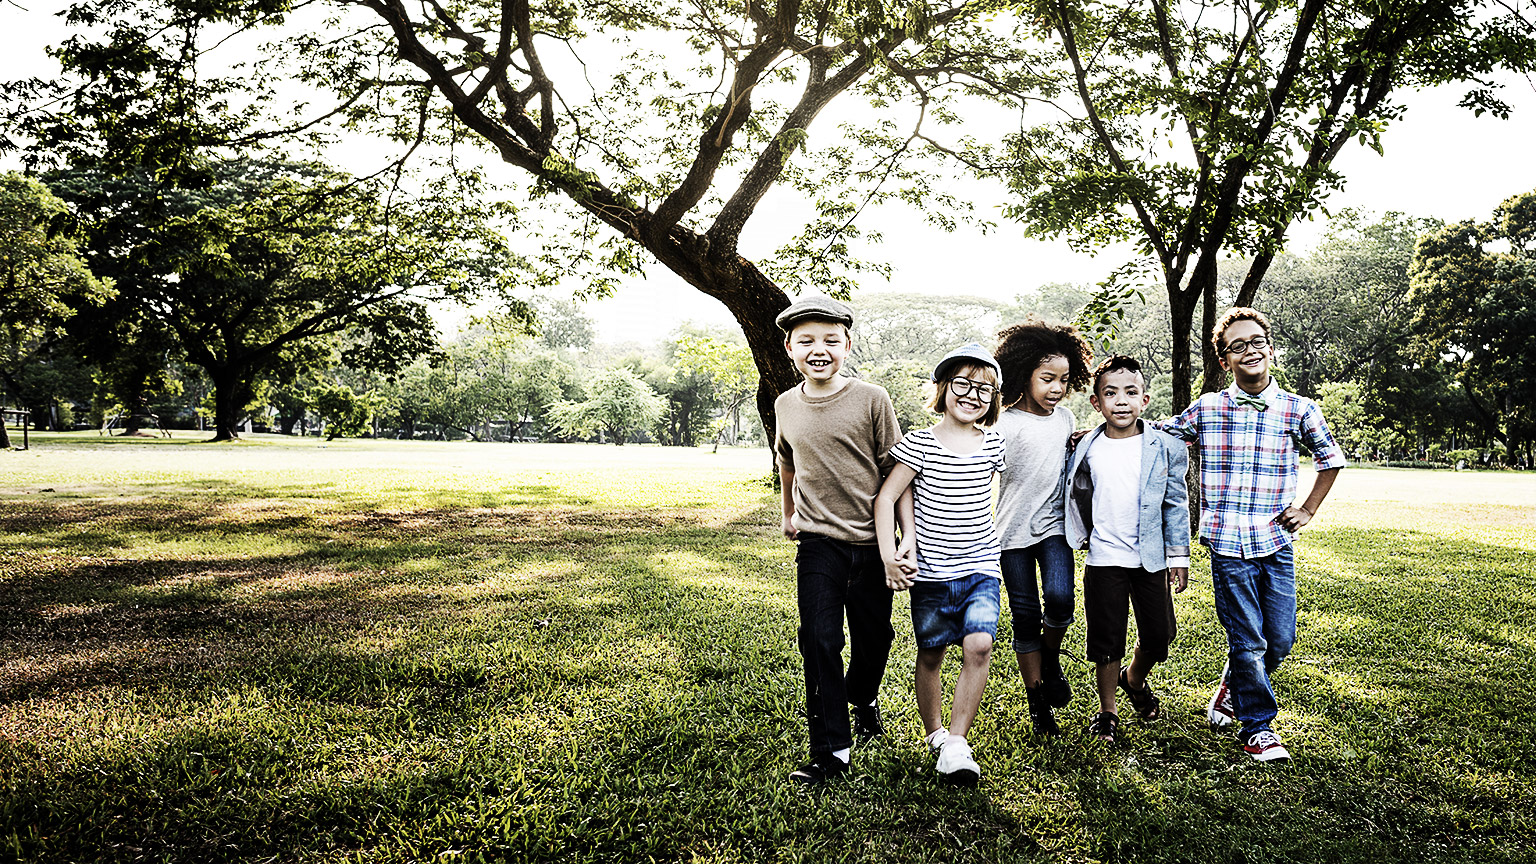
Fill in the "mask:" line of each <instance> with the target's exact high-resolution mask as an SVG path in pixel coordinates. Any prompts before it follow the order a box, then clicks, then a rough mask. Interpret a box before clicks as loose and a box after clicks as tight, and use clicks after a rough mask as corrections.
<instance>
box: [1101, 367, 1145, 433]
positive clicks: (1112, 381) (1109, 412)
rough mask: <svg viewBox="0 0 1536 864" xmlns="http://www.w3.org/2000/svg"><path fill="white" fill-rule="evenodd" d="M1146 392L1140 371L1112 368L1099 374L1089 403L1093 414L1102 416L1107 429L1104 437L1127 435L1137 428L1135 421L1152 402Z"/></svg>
mask: <svg viewBox="0 0 1536 864" xmlns="http://www.w3.org/2000/svg"><path fill="white" fill-rule="evenodd" d="M1146 391H1147V388H1146V385H1145V384H1144V383H1143V382H1142V380H1141V373H1140V372H1137V371H1135V370H1132V369H1115V370H1112V371H1109V372H1104V373H1101V374H1100V375H1099V380H1098V382H1097V383H1095V385H1094V392H1093V395H1092V396H1090V397H1088V401H1089V402H1092V403H1093V409H1094V410H1095V411H1097V412H1099V413H1100V414H1103V415H1104V423H1105V425H1106V426H1108V427H1109V430H1108V433H1106V434H1111V436H1112V437H1114V436H1113V434H1112V433H1114V432H1130V431H1132V430H1134V429H1135V428H1136V419H1137V418H1138V417H1140V416H1141V412H1142V411H1144V410H1146V407H1147V403H1149V402H1151V401H1152V394H1150V393H1148V392H1146Z"/></svg>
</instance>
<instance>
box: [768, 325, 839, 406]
mask: <svg viewBox="0 0 1536 864" xmlns="http://www.w3.org/2000/svg"><path fill="white" fill-rule="evenodd" d="M850 345H851V340H850V339H849V338H848V328H846V327H844V326H843V325H841V324H838V323H836V322H833V321H816V320H809V321H801V322H799V323H797V324H796V325H795V326H794V329H792V330H790V331H789V336H788V337H786V338H785V339H784V350H785V351H786V352H788V354H789V359H790V360H792V361H793V362H794V364H795V368H796V369H798V370H800V374H801V375H804V376H805V382H806V386H807V388H808V389H812V390H820V389H825V388H829V387H832V386H833V385H834V384H835V382H836V379H837V373H838V371H839V370H841V369H842V368H843V360H845V359H846V358H847V357H848V350H849V347H850Z"/></svg>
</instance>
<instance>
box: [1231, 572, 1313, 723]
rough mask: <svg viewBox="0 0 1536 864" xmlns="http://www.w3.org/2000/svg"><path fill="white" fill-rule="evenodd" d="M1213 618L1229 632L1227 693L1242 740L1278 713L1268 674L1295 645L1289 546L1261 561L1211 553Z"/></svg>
mask: <svg viewBox="0 0 1536 864" xmlns="http://www.w3.org/2000/svg"><path fill="white" fill-rule="evenodd" d="M1211 590H1212V592H1213V593H1214V594H1215V598H1216V618H1217V619H1218V620H1219V621H1221V626H1222V627H1225V628H1226V630H1227V689H1228V690H1229V691H1230V692H1231V694H1232V704H1233V706H1234V707H1235V708H1236V709H1237V719H1238V720H1240V721H1242V724H1243V732H1242V734H1243V735H1244V736H1245V737H1246V736H1249V735H1252V734H1253V733H1255V732H1259V731H1262V730H1264V729H1268V728H1269V724H1270V723H1272V722H1274V719H1275V713H1276V711H1277V710H1278V708H1277V706H1276V704H1275V691H1274V688H1273V687H1271V686H1270V683H1269V676H1270V675H1272V674H1274V671H1275V669H1277V668H1279V666H1280V661H1281V660H1283V659H1285V656H1286V655H1287V654H1289V653H1291V645H1292V644H1293V643H1294V642H1295V641H1296V558H1295V553H1294V552H1293V550H1292V549H1291V547H1290V546H1286V547H1284V548H1282V549H1280V550H1279V551H1277V552H1275V553H1274V554H1273V555H1268V556H1266V557H1263V558H1229V557H1227V556H1226V555H1217V554H1216V553H1214V552H1213V553H1211Z"/></svg>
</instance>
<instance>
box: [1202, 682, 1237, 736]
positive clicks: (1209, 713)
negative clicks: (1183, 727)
mask: <svg viewBox="0 0 1536 864" xmlns="http://www.w3.org/2000/svg"><path fill="white" fill-rule="evenodd" d="M1205 719H1207V720H1209V721H1211V725H1212V726H1221V727H1227V726H1231V725H1232V724H1233V723H1235V722H1237V709H1236V708H1235V707H1233V705H1232V691H1231V690H1228V689H1227V676H1226V674H1225V673H1223V674H1222V676H1221V684H1220V685H1219V686H1217V688H1216V692H1215V693H1212V694H1211V701H1210V704H1208V705H1206V706H1205Z"/></svg>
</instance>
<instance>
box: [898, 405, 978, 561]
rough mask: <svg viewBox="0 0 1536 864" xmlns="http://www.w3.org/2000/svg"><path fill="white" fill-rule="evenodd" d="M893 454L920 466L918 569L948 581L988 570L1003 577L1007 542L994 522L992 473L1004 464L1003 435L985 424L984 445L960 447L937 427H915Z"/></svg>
mask: <svg viewBox="0 0 1536 864" xmlns="http://www.w3.org/2000/svg"><path fill="white" fill-rule="evenodd" d="M891 456H892V457H894V458H895V459H896V461H898V462H900V463H901V464H903V465H905V466H907V467H908V468H911V469H912V470H913V471H916V472H917V478H916V479H915V480H913V481H912V505H913V517H914V518H915V520H916V522H917V575H916V576H915V577H913V578H914V579H917V580H919V581H924V582H945V581H948V580H950V579H959V578H960V577H962V576H970V575H972V574H976V573H982V574H986V575H990V576H995V577H997V578H999V579H1001V578H1003V571H1002V566H1001V565H1000V564H999V561H998V559H999V558H1000V557H1001V556H1002V547H1001V546H999V545H998V542H997V531H996V530H994V529H993V527H992V473H993V472H994V471H1001V470H1003V467H1004V465H1005V464H1006V462H1005V457H1004V455H1003V436H1001V435H999V434H997V433H996V432H994V431H993V430H991V429H987V430H985V432H984V433H983V435H982V439H981V446H980V447H977V448H976V450H975V451H973V452H971V453H956V452H954V451H953V450H950V449H949V448H948V447H945V446H944V445H943V444H941V443H939V439H938V438H937V437H935V436H934V434H933V430H932V429H914V430H912V431H911V432H908V433H907V434H906V437H904V438H902V439H901V441H900V442H899V443H898V444H897V445H896V446H895V447H894V448H892V449H891Z"/></svg>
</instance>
